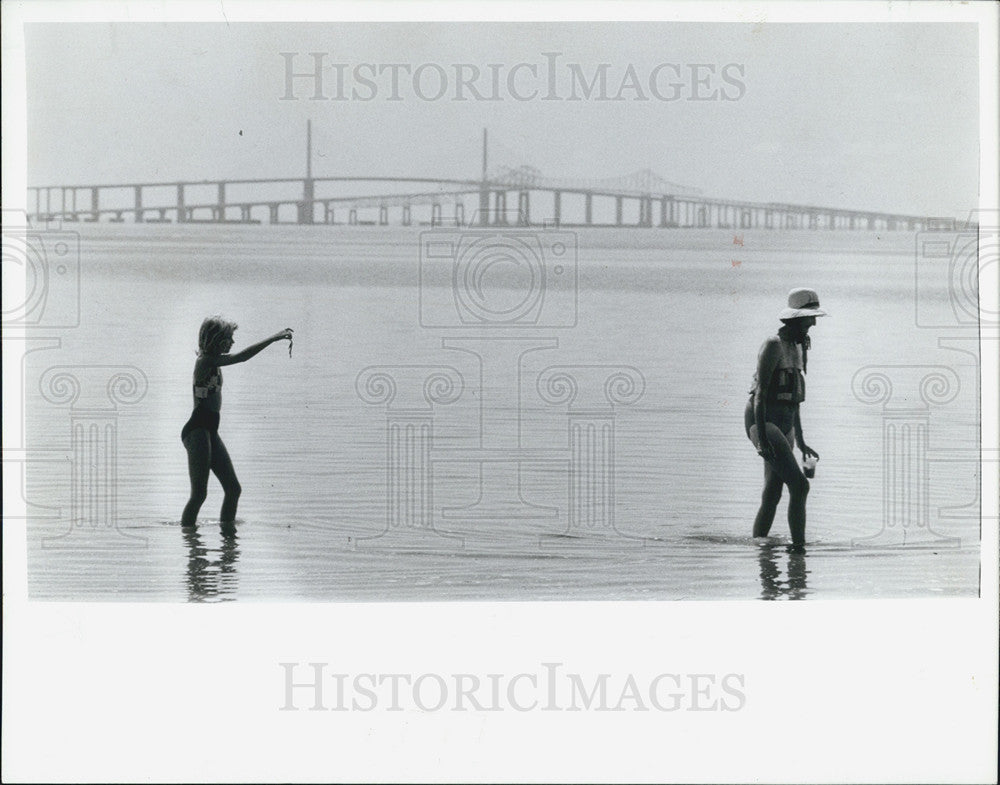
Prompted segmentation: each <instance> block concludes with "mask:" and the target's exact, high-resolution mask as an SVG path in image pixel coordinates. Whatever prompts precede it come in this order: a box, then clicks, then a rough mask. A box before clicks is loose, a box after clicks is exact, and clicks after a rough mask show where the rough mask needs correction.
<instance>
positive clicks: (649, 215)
mask: <svg viewBox="0 0 1000 785" xmlns="http://www.w3.org/2000/svg"><path fill="white" fill-rule="evenodd" d="M652 225H653V198H652V197H651V196H643V197H642V198H641V199H640V200H639V226H643V227H650V226H652Z"/></svg>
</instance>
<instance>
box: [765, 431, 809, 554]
mask: <svg viewBox="0 0 1000 785" xmlns="http://www.w3.org/2000/svg"><path fill="white" fill-rule="evenodd" d="M766 429H767V438H768V441H770V442H771V447H772V448H774V461H773V462H771V464H770V466H771V469H772V470H773V471H774V473H775V474H776V475H778V477H780V478H781V482H783V483H784V484H785V485H787V486H788V495H789V499H788V528H789V529H791V531H792V543H793V544H794V545H804V544H805V541H806V497H807V496H808V495H809V480H807V479H806V477H805V475H804V474H803V473H802V469H800V468H799V462H798V461H797V460H795V453H793V452H792V445H791V444H790V443H789V440H788V437H787V436H786V435H785V434H783V433H782V432H781V429H780V428H778V426H777V425H774V424H773V423H767V426H766Z"/></svg>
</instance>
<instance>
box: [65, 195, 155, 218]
mask: <svg viewBox="0 0 1000 785" xmlns="http://www.w3.org/2000/svg"><path fill="white" fill-rule="evenodd" d="M65 194H66V192H65V191H63V196H64V197H65ZM63 201H66V200H65V198H64V199H63ZM132 209H133V210H135V222H136V223H137V224H141V223H142V186H141V185H137V186H136V187H135V189H134V193H133V199H132Z"/></svg>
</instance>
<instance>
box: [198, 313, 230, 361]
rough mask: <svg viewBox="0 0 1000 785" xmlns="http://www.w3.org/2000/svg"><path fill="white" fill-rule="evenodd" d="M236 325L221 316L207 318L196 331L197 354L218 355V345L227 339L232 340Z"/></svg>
mask: <svg viewBox="0 0 1000 785" xmlns="http://www.w3.org/2000/svg"><path fill="white" fill-rule="evenodd" d="M237 327H238V325H237V324H236V322H230V321H228V320H227V319H223V318H222V317H221V316H209V317H208V318H206V319H205V321H203V322H202V323H201V329H200V330H198V354H199V355H200V356H204V355H206V354H219V345H220V344H221V343H222V341H224V340H225V339H227V338H230V339H231V338H232V337H233V333H234V332H236V328H237Z"/></svg>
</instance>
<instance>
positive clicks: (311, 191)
mask: <svg viewBox="0 0 1000 785" xmlns="http://www.w3.org/2000/svg"><path fill="white" fill-rule="evenodd" d="M315 198H316V183H315V181H314V180H313V179H312V178H311V177H307V178H306V179H305V180H303V181H302V204H301V205H300V207H299V223H300V224H311V223H313V218H314V216H313V212H314V211H313V201H314V200H315Z"/></svg>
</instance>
